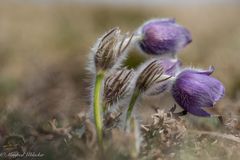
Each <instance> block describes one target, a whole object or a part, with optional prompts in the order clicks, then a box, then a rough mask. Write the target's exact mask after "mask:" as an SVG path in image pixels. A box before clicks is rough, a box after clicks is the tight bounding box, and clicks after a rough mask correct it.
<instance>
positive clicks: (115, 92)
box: [104, 68, 134, 105]
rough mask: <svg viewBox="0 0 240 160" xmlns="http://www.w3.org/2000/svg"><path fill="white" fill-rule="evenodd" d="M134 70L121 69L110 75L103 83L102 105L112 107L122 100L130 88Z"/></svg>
mask: <svg viewBox="0 0 240 160" xmlns="http://www.w3.org/2000/svg"><path fill="white" fill-rule="evenodd" d="M133 76H134V70H133V69H131V70H129V69H126V68H123V69H121V70H118V71H116V72H114V73H113V74H110V75H109V76H107V78H106V79H105V83H104V103H105V104H106V105H112V104H114V103H116V102H117V101H118V100H119V99H120V98H123V97H124V96H125V95H126V93H127V92H128V91H129V90H130V88H131V86H130V85H131V82H132V79H133Z"/></svg>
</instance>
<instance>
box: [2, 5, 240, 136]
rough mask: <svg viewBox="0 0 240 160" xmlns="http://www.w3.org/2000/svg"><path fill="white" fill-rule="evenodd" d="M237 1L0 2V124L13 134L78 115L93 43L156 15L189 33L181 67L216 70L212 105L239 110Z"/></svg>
mask: <svg viewBox="0 0 240 160" xmlns="http://www.w3.org/2000/svg"><path fill="white" fill-rule="evenodd" d="M239 2H240V1H239V0H211V1H207V0H199V1H196V0H172V1H170V0H147V1H143V0H132V1H130V0H121V1H111V0H101V1H100V0H62V1H60V0H5V1H4V0H1V1H0V114H1V117H0V125H1V126H5V127H6V126H7V127H6V128H8V130H9V132H11V131H14V132H15V133H18V129H16V128H19V125H21V124H26V123H27V124H31V123H34V122H35V121H37V122H41V121H46V120H49V119H51V118H59V119H63V118H64V117H66V116H67V117H69V116H70V117H71V116H73V115H74V114H75V113H77V112H79V111H82V110H84V109H85V108H86V107H88V104H89V100H88V99H89V94H88V93H89V87H90V86H91V81H92V80H91V77H90V76H89V74H88V72H87V71H86V70H85V66H86V65H87V63H88V62H87V56H88V53H89V51H90V49H91V46H92V45H93V44H94V42H95V41H96V39H97V38H98V37H99V36H100V35H101V34H102V33H104V32H105V31H107V30H108V29H110V28H112V27H115V26H119V27H120V28H121V29H122V30H123V31H124V32H128V31H129V32H133V31H135V29H136V28H137V27H138V26H139V25H141V24H142V23H143V22H145V21H146V20H149V19H151V18H164V17H170V18H176V21H177V22H178V23H180V24H182V25H183V26H185V27H186V28H188V29H189V30H190V31H191V33H192V36H193V42H192V43H191V44H190V45H189V46H188V47H186V48H185V49H183V50H182V53H181V54H180V59H181V60H182V61H183V64H184V65H186V66H194V67H201V68H208V67H209V66H210V65H213V66H214V67H215V68H216V71H215V72H214V76H215V77H217V78H218V79H220V80H221V81H222V82H223V83H224V85H225V86H226V96H225V98H224V99H223V100H222V101H220V103H219V104H218V105H217V107H218V108H225V109H226V110H229V109H230V108H231V109H232V108H235V109H237V110H238V112H240V111H239V110H240V109H239V108H240V100H239V98H240V21H239V15H240V3H239ZM137 52H138V51H137V50H132V51H131V54H130V57H129V59H128V61H127V62H126V64H127V65H130V66H135V65H137V64H138V63H140V61H141V60H142V59H143V58H142V57H141V56H140V55H139V54H137ZM238 112H237V113H238ZM9 117H10V118H9ZM29 119H31V121H29ZM19 130H20V129H19Z"/></svg>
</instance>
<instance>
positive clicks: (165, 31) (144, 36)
mask: <svg viewBox="0 0 240 160" xmlns="http://www.w3.org/2000/svg"><path fill="white" fill-rule="evenodd" d="M138 34H140V37H141V38H139V40H138V46H139V48H140V49H141V50H142V51H143V52H145V53H147V54H149V55H156V56H161V55H170V56H174V55H175V54H176V53H177V52H178V51H180V50H181V49H182V48H184V47H185V46H187V44H189V43H190V42H191V41H192V37H191V34H190V32H189V31H188V30H187V29H186V28H184V27H183V26H181V25H179V24H177V23H176V22H175V20H174V19H153V20H150V21H148V22H146V23H144V24H143V25H142V26H141V27H140V28H139V30H138Z"/></svg>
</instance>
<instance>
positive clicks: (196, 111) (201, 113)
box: [188, 107, 211, 117]
mask: <svg viewBox="0 0 240 160" xmlns="http://www.w3.org/2000/svg"><path fill="white" fill-rule="evenodd" d="M188 112H189V113H191V114H193V115H195V116H200V117H210V116H211V114H209V113H208V112H206V111H204V110H203V109H201V108H198V107H192V108H190V109H189V110H188Z"/></svg>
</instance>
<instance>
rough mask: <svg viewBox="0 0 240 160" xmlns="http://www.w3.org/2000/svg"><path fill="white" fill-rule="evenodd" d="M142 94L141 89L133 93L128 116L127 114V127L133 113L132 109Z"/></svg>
mask: <svg viewBox="0 0 240 160" xmlns="http://www.w3.org/2000/svg"><path fill="white" fill-rule="evenodd" d="M139 95H140V91H139V90H138V89H137V90H135V91H134V92H133V94H132V97H131V100H130V103H129V105H128V110H127V116H126V121H125V129H126V127H127V124H128V121H129V120H130V118H131V115H132V111H133V107H134V105H135V103H136V101H137V99H138V97H139Z"/></svg>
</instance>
